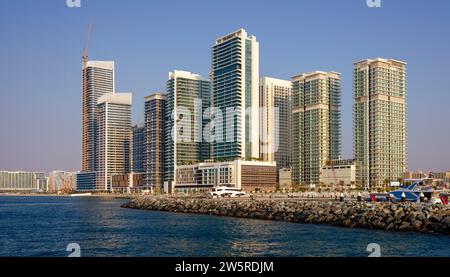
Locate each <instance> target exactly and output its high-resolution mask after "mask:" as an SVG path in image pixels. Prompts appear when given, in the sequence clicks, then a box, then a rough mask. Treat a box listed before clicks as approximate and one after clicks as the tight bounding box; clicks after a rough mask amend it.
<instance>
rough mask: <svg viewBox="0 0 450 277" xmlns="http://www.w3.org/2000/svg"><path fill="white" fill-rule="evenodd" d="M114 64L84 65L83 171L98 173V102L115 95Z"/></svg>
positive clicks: (91, 62)
mask: <svg viewBox="0 0 450 277" xmlns="http://www.w3.org/2000/svg"><path fill="white" fill-rule="evenodd" d="M114 92H115V85H114V62H113V61H86V62H84V65H83V101H82V105H83V107H82V117H83V119H82V129H83V130H82V171H83V172H94V171H96V160H95V157H96V149H97V100H98V99H99V98H100V97H101V96H102V95H104V94H107V93H114Z"/></svg>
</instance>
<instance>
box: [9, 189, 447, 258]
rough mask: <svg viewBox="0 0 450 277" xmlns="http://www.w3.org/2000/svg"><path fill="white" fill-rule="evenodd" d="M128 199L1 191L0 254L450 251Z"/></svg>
mask: <svg viewBox="0 0 450 277" xmlns="http://www.w3.org/2000/svg"><path fill="white" fill-rule="evenodd" d="M124 201H125V200H114V199H104V198H76V199H75V198H64V197H61V198H48V197H20V198H17V197H0V256H37V257H40V256H61V257H63V256H67V255H68V253H67V252H66V246H67V244H69V243H72V242H76V243H78V244H80V246H81V253H82V256H105V257H108V256H367V255H368V254H369V253H367V252H366V247H367V245H368V244H369V243H373V242H375V243H378V244H380V245H381V253H382V255H383V256H450V251H449V247H450V238H449V237H448V236H438V235H436V236H435V235H424V234H417V233H389V232H384V231H372V230H361V229H360V230H356V229H355V230H352V229H346V228H339V227H333V226H326V225H305V224H295V223H288V222H275V221H262V220H252V219H239V218H228V217H214V216H206V215H189V214H173V213H166V212H152V211H140V210H130V209H123V208H120V205H121V204H122V203H123V202H124ZM18 203H20V204H22V205H18ZM49 203H50V204H51V203H55V204H54V205H49ZM412 242H413V243H412Z"/></svg>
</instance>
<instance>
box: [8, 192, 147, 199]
mask: <svg viewBox="0 0 450 277" xmlns="http://www.w3.org/2000/svg"><path fill="white" fill-rule="evenodd" d="M2 196H3V197H70V198H113V199H133V198H136V197H139V196H138V195H122V194H92V195H83V196H78V197H73V196H71V195H70V194H56V193H49V194H42V193H35V194H33V193H0V197H2Z"/></svg>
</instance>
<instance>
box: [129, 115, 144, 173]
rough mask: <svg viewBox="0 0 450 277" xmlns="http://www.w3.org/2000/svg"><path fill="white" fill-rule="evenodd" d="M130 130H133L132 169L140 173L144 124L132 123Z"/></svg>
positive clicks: (142, 169)
mask: <svg viewBox="0 0 450 277" xmlns="http://www.w3.org/2000/svg"><path fill="white" fill-rule="evenodd" d="M131 130H132V132H133V149H132V153H133V154H132V171H133V172H135V173H141V172H144V159H145V157H144V156H145V151H144V144H145V125H144V124H138V125H134V126H133V127H132V128H131Z"/></svg>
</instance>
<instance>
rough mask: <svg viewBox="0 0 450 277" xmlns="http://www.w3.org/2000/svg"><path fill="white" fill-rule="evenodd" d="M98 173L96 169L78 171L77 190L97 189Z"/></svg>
mask: <svg viewBox="0 0 450 277" xmlns="http://www.w3.org/2000/svg"><path fill="white" fill-rule="evenodd" d="M96 177H97V174H96V172H94V171H90V172H79V173H77V186H76V190H77V191H93V190H95V184H96Z"/></svg>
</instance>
